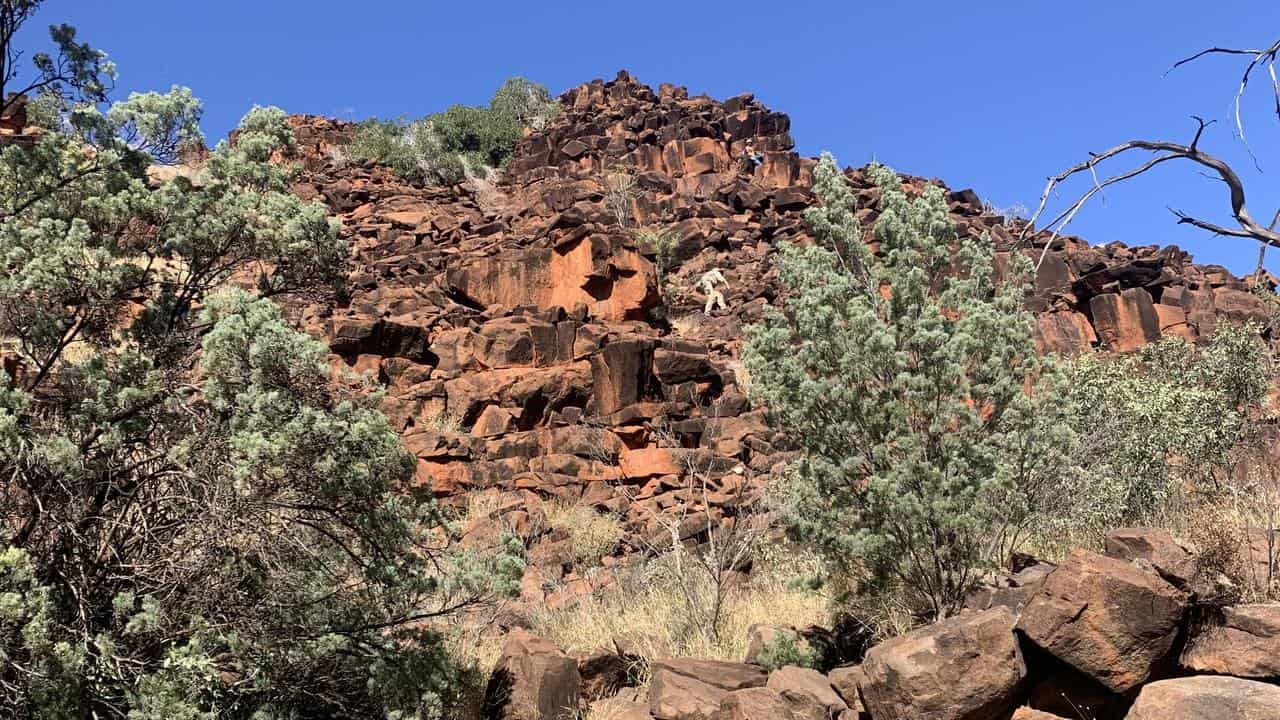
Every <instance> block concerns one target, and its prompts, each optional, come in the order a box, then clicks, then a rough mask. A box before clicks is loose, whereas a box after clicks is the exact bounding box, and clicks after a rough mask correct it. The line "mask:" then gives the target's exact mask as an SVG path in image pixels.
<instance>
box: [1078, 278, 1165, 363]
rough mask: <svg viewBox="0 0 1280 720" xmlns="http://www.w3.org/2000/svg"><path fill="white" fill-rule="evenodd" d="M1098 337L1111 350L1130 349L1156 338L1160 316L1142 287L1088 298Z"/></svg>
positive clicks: (1127, 350)
mask: <svg viewBox="0 0 1280 720" xmlns="http://www.w3.org/2000/svg"><path fill="white" fill-rule="evenodd" d="M1089 309H1090V312H1091V313H1092V314H1093V327H1094V329H1095V330H1096V332H1097V333H1098V338H1099V339H1100V340H1101V341H1102V344H1103V345H1104V346H1106V348H1107V349H1109V350H1111V351H1113V352H1130V351H1133V350H1137V349H1138V348H1140V347H1142V346H1143V345H1146V344H1147V343H1149V342H1154V341H1156V340H1159V339H1160V317H1159V316H1158V315H1157V314H1156V309H1155V306H1154V304H1153V303H1152V302H1151V294H1150V293H1148V292H1147V291H1146V290H1143V289H1142V288H1129V289H1128V290H1125V291H1123V292H1121V293H1120V294H1118V295H1117V294H1115V293H1103V294H1102V295H1095V296H1094V297H1093V299H1091V300H1090V301H1089Z"/></svg>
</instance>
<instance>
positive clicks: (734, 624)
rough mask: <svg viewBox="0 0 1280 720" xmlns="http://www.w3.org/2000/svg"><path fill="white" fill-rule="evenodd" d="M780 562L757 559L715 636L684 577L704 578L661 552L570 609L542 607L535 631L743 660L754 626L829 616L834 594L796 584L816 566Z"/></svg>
mask: <svg viewBox="0 0 1280 720" xmlns="http://www.w3.org/2000/svg"><path fill="white" fill-rule="evenodd" d="M780 560H781V564H778V565H774V564H766V563H764V562H758V563H757V565H756V567H755V569H754V571H753V572H752V574H751V577H750V579H749V580H745V581H744V582H743V583H742V584H740V585H736V586H734V587H733V588H731V590H730V592H729V593H728V595H727V597H726V602H725V604H724V607H723V615H722V619H721V624H720V628H719V632H717V633H715V634H714V635H713V634H711V633H710V632H708V631H707V629H706V628H705V627H703V626H699V625H698V624H696V623H693V622H691V618H690V616H689V614H688V613H687V611H686V608H685V602H684V597H685V592H686V591H685V590H684V589H683V588H682V587H679V583H680V582H703V581H702V580H699V577H701V576H699V575H696V574H691V575H690V576H689V577H688V578H686V579H685V580H683V581H682V580H681V579H680V578H678V577H677V576H676V575H674V574H673V573H672V572H670V570H671V568H672V567H674V565H673V562H674V561H673V559H672V558H670V557H666V556H662V557H659V558H655V559H653V560H650V561H647V562H640V563H637V564H635V565H633V566H631V567H630V568H628V569H625V570H624V571H623V572H622V576H621V579H620V580H619V582H618V584H617V585H615V586H613V587H609V588H606V589H603V590H601V591H599V592H598V593H596V594H594V595H592V596H589V597H587V598H584V599H582V600H581V601H579V602H577V603H576V604H573V605H571V606H569V607H567V608H564V609H559V610H548V609H543V610H540V611H539V612H537V613H535V615H534V617H533V624H534V630H535V631H536V632H538V633H539V634H541V635H543V636H545V637H547V638H548V639H550V640H551V641H553V642H555V643H556V644H557V645H559V646H561V647H564V648H568V649H574V650H591V649H594V648H596V647H600V646H605V647H611V640H612V639H613V638H618V639H622V640H626V641H628V644H629V646H631V647H634V648H635V649H636V650H637V651H638V652H639V653H640V655H641V656H642V658H643V659H644V660H645V661H649V660H652V659H655V658H659V657H702V658H711V659H718V660H731V661H734V662H741V660H742V658H743V656H744V655H745V653H746V650H747V640H748V630H749V629H750V628H751V626H752V625H757V624H771V623H776V622H778V619H779V618H786V621H787V622H788V623H792V624H795V625H808V624H819V623H822V622H824V621H825V620H826V618H827V611H828V599H827V598H826V597H824V596H823V595H821V594H818V593H816V592H814V591H812V590H810V589H808V588H807V587H805V586H804V584H803V583H802V582H797V580H798V579H799V577H798V576H799V575H800V574H802V573H805V572H807V571H809V570H810V569H811V568H803V567H802V568H797V567H796V565H795V563H794V558H792V557H791V556H790V555H789V554H787V555H785V556H783V557H782V558H780Z"/></svg>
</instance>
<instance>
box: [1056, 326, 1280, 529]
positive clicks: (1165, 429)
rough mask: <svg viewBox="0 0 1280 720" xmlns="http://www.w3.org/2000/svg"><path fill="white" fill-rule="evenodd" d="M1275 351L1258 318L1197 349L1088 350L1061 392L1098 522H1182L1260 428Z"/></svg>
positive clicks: (1173, 342)
mask: <svg viewBox="0 0 1280 720" xmlns="http://www.w3.org/2000/svg"><path fill="white" fill-rule="evenodd" d="M1273 376H1274V369H1273V367H1272V360H1271V355H1270V353H1269V352H1268V350H1267V348H1266V345H1265V344H1264V343H1263V342H1262V340H1261V339H1260V337H1259V334H1258V328H1257V327H1256V326H1253V325H1226V324H1224V325H1222V326H1220V327H1218V328H1217V331H1216V332H1215V333H1214V335H1213V338H1212V339H1211V340H1210V342H1209V343H1207V344H1206V345H1204V346H1202V347H1199V348H1195V347H1192V346H1191V345H1189V344H1188V343H1187V342H1186V341H1184V340H1182V339H1181V338H1177V337H1166V338H1164V339H1162V340H1161V341H1159V342H1157V343H1154V344H1152V345H1149V346H1147V347H1146V348H1144V349H1143V350H1142V351H1141V352H1140V353H1136V354H1132V355H1126V356H1120V357H1108V356H1100V355H1087V356H1084V357H1081V358H1079V359H1077V360H1075V361H1074V362H1072V363H1071V364H1070V365H1069V366H1068V368H1067V371H1066V372H1065V373H1064V376H1063V378H1062V384H1061V393H1062V395H1063V396H1064V397H1065V398H1066V400H1067V402H1068V404H1069V407H1070V412H1071V415H1072V417H1073V420H1074V422H1075V424H1076V425H1077V427H1078V428H1079V441H1080V449H1079V454H1080V457H1081V462H1082V469H1083V471H1084V472H1085V473H1086V475H1087V479H1088V482H1084V483H1081V484H1080V485H1081V487H1080V490H1081V498H1082V499H1087V501H1088V502H1089V504H1090V505H1092V506H1093V507H1095V508H1096V511H1097V516H1098V525H1099V526H1111V527H1115V526H1117V525H1125V524H1144V523H1164V522H1173V523H1174V524H1176V522H1177V516H1178V515H1179V514H1180V513H1181V511H1182V510H1183V509H1184V508H1185V507H1187V502H1188V501H1189V500H1194V499H1195V498H1194V497H1193V496H1194V495H1201V496H1203V495H1206V494H1207V495H1212V494H1213V493H1215V492H1218V491H1219V490H1221V482H1222V480H1223V479H1224V478H1225V476H1226V475H1227V474H1228V473H1230V472H1231V470H1232V468H1233V466H1234V464H1235V462H1236V461H1237V460H1238V459H1239V453H1240V451H1241V450H1243V449H1245V448H1246V447H1247V445H1248V442H1249V441H1250V440H1251V439H1252V438H1253V434H1254V433H1255V432H1256V431H1257V426H1256V424H1255V423H1254V422H1253V420H1256V419H1257V417H1259V415H1260V413H1261V412H1262V408H1263V404H1264V402H1265V399H1266V395H1267V391H1268V388H1269V387H1270V382H1271V379H1272V378H1273Z"/></svg>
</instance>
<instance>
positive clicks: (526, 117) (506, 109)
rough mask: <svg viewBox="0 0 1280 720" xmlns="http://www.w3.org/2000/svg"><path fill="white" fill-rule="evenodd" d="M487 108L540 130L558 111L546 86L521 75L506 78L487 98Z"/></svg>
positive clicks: (523, 125)
mask: <svg viewBox="0 0 1280 720" xmlns="http://www.w3.org/2000/svg"><path fill="white" fill-rule="evenodd" d="M489 109H490V110H492V111H494V112H496V113H502V114H506V115H508V116H510V117H513V118H515V119H516V122H517V123H518V124H519V125H520V127H527V128H532V129H534V130H541V129H543V128H544V127H546V125H547V122H549V121H550V120H551V118H553V117H555V116H556V115H557V114H558V113H559V112H560V104H559V103H557V102H556V101H554V100H552V99H551V94H550V93H549V92H547V88H546V87H545V86H543V85H539V84H537V83H535V82H530V81H528V80H525V79H524V78H522V77H518V76H517V77H513V78H507V81H506V82H504V83H502V87H500V88H498V90H497V92H495V93H494V94H493V97H492V98H491V99H490V100H489Z"/></svg>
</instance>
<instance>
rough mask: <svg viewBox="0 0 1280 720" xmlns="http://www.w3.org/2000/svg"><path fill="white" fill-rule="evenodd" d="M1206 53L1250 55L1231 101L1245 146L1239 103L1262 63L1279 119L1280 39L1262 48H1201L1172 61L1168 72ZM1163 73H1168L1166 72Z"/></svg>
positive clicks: (1238, 131) (1237, 129) (1237, 126)
mask: <svg viewBox="0 0 1280 720" xmlns="http://www.w3.org/2000/svg"><path fill="white" fill-rule="evenodd" d="M1206 55H1245V56H1251V58H1252V59H1250V60H1249V64H1248V65H1246V66H1245V69H1244V74H1243V75H1241V76H1240V87H1239V88H1238V89H1237V90H1236V95H1235V99H1234V100H1233V101H1232V106H1233V112H1234V114H1235V120H1236V132H1237V133H1239V135H1240V142H1242V143H1244V144H1245V147H1246V148H1247V147H1248V145H1249V143H1248V141H1247V140H1246V139H1245V136H1244V121H1243V119H1242V118H1241V114H1240V105H1241V102H1242V100H1243V99H1244V92H1245V90H1246V89H1247V88H1248V86H1249V79H1250V78H1251V77H1252V76H1253V72H1254V71H1255V70H1257V69H1258V68H1260V67H1262V66H1263V65H1266V68H1267V73H1268V74H1269V75H1270V76H1271V94H1272V97H1273V98H1274V99H1275V112H1276V119H1278V120H1280V80H1277V77H1276V57H1277V55H1280V40H1277V41H1276V42H1275V44H1273V45H1272V46H1271V47H1269V48H1266V49H1264V50H1244V49H1239V48H1223V47H1212V48H1209V49H1208V50H1201V51H1200V52H1198V53H1196V54H1195V55H1192V56H1191V57H1188V58H1183V59H1182V60H1179V61H1178V62H1176V63H1174V64H1173V67H1171V68H1169V72H1173V71H1174V70H1176V69H1178V68H1179V67H1181V66H1183V65H1186V64H1187V63H1190V62H1192V61H1194V60H1198V59H1199V58H1202V57H1204V56H1206ZM1165 74H1166V75H1168V73H1165ZM1250 154H1252V151H1250Z"/></svg>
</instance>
